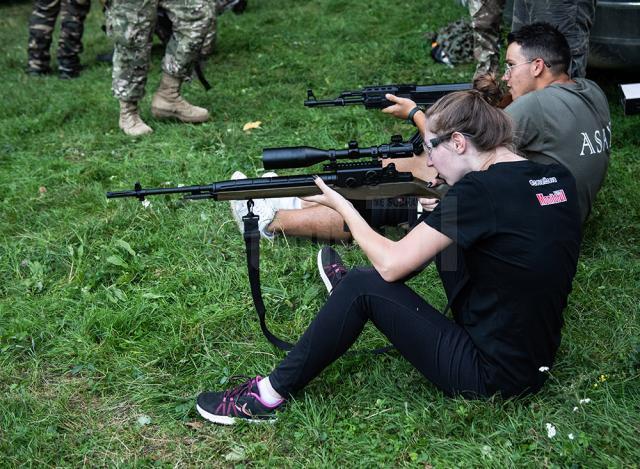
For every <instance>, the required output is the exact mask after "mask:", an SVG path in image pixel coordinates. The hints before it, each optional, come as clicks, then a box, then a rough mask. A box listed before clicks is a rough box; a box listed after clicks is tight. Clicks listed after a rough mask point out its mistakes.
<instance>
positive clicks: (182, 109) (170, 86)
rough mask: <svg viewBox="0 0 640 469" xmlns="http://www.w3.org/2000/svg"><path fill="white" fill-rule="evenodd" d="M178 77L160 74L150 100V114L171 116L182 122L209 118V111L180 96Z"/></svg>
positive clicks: (200, 120)
mask: <svg viewBox="0 0 640 469" xmlns="http://www.w3.org/2000/svg"><path fill="white" fill-rule="evenodd" d="M181 84H182V80H181V79H180V78H176V77H172V76H171V75H169V74H167V73H163V74H162V80H160V86H158V91H156V94H154V95H153V99H152V100H151V114H153V116H154V117H173V118H175V119H179V120H181V121H182V122H204V121H206V120H207V119H209V111H207V110H206V109H204V108H201V107H198V106H194V105H193V104H190V103H188V102H187V101H186V100H185V99H184V98H183V97H182V96H180V85H181Z"/></svg>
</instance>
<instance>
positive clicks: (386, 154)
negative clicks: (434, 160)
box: [262, 135, 422, 169]
mask: <svg viewBox="0 0 640 469" xmlns="http://www.w3.org/2000/svg"><path fill="white" fill-rule="evenodd" d="M420 153H422V141H421V140H420V141H419V142H416V141H415V139H411V140H409V141H408V142H403V141H402V137H401V136H400V135H394V136H393V137H391V142H390V143H388V144H383V145H378V146H372V147H366V148H360V147H359V146H358V142H356V141H351V142H349V148H347V149H344V150H321V149H320V148H313V147H280V148H265V149H263V150H262V165H263V166H264V169H284V168H305V167H307V166H313V165H314V164H317V163H321V162H323V161H327V160H328V161H330V162H332V163H335V161H336V160H339V159H356V158H366V157H371V158H374V159H375V158H408V157H411V156H413V155H414V154H420Z"/></svg>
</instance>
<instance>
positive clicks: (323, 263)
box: [318, 246, 348, 294]
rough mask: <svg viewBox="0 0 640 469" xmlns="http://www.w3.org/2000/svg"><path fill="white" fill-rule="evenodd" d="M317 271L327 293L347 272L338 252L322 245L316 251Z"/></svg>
mask: <svg viewBox="0 0 640 469" xmlns="http://www.w3.org/2000/svg"><path fill="white" fill-rule="evenodd" d="M318 271H319V272H320V277H321V278H322V281H323V282H324V285H325V286H326V287H327V291H328V292H329V294H331V292H332V291H333V289H334V288H336V286H337V285H338V284H339V283H340V282H341V281H342V279H343V278H344V276H345V275H347V272H348V270H347V268H346V267H345V266H344V264H343V263H342V259H341V258H340V254H338V253H337V252H336V251H335V250H334V249H333V248H331V247H329V246H324V247H323V248H322V249H320V250H319V251H318Z"/></svg>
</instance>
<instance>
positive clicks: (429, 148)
mask: <svg viewBox="0 0 640 469" xmlns="http://www.w3.org/2000/svg"><path fill="white" fill-rule="evenodd" d="M456 132H458V131H457V130H456V131H453V132H449V133H448V134H443V135H438V136H437V137H433V138H432V139H430V140H429V143H427V142H424V143H423V144H422V146H423V148H424V150H425V151H426V152H427V156H428V157H431V152H432V151H433V149H434V148H435V147H437V146H438V145H440V144H441V143H442V142H446V141H447V140H449V139H450V138H451V136H452V135H453V134H455V133H456ZM458 133H459V134H462V135H464V136H465V137H467V138H471V137H472V136H471V135H469V134H467V133H464V132H458Z"/></svg>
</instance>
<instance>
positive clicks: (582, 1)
mask: <svg viewBox="0 0 640 469" xmlns="http://www.w3.org/2000/svg"><path fill="white" fill-rule="evenodd" d="M595 14H596V5H595V0H546V1H544V2H540V1H534V0H514V2H513V23H512V25H511V30H512V31H517V30H519V29H520V28H521V27H522V26H524V25H525V24H531V23H535V22H545V23H549V24H552V25H554V26H556V27H557V28H558V29H559V30H560V32H561V33H562V34H563V35H564V36H565V37H566V38H567V42H568V43H569V47H570V49H571V65H570V66H569V76H570V77H571V78H584V77H585V76H586V75H587V58H588V57H589V32H590V31H591V26H592V25H593V20H594V18H595Z"/></svg>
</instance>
